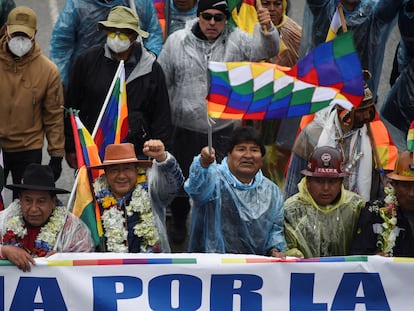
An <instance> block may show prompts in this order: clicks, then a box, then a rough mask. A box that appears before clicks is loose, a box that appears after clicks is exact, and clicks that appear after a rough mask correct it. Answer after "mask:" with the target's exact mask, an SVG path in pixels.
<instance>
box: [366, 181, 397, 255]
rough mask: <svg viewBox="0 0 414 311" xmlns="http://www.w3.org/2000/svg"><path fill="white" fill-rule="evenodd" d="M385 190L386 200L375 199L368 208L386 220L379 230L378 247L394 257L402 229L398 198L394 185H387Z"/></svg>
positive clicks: (382, 251)
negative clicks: (399, 225)
mask: <svg viewBox="0 0 414 311" xmlns="http://www.w3.org/2000/svg"><path fill="white" fill-rule="evenodd" d="M384 192H385V194H386V196H385V198H384V202H381V201H379V200H377V201H374V203H373V205H372V206H370V207H369V208H368V209H369V211H370V212H375V213H377V214H378V215H379V216H380V217H381V218H382V220H383V221H384V222H383V223H382V225H381V229H380V230H379V232H378V237H377V247H378V248H379V249H380V251H381V253H383V254H385V255H387V256H390V257H392V256H393V248H394V246H395V241H396V239H397V236H398V233H399V230H400V229H399V228H398V227H397V208H398V200H397V197H396V196H395V193H394V188H393V187H391V186H388V187H385V188H384ZM384 203H385V204H384Z"/></svg>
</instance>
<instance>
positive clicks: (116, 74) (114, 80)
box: [92, 60, 124, 139]
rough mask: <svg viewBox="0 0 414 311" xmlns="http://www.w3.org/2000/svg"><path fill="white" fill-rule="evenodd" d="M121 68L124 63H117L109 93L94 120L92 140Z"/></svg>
mask: <svg viewBox="0 0 414 311" xmlns="http://www.w3.org/2000/svg"><path fill="white" fill-rule="evenodd" d="M123 68H124V61H123V60H121V61H120V62H119V66H118V69H117V70H116V72H115V75H114V78H113V80H112V83H111V86H110V87H109V91H108V93H107V94H106V98H105V101H104V104H103V105H102V109H101V112H100V113H99V116H98V119H97V120H96V123H95V127H94V129H93V132H92V138H93V139H95V135H96V132H97V131H98V128H99V124H100V123H101V120H102V117H103V115H104V113H105V110H106V107H107V106H108V103H109V99H110V98H111V95H112V91H113V89H114V87H115V83H116V79H117V78H118V76H119V73H120V72H121V70H122V69H123Z"/></svg>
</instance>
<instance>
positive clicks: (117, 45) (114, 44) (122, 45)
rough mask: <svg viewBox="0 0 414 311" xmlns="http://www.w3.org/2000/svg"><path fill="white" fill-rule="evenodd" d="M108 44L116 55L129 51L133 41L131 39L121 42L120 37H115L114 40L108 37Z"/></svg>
mask: <svg viewBox="0 0 414 311" xmlns="http://www.w3.org/2000/svg"><path fill="white" fill-rule="evenodd" d="M106 44H107V45H108V47H109V48H110V49H111V50H112V51H114V52H115V53H122V52H125V51H126V50H128V48H129V46H130V45H131V41H130V40H129V39H126V40H121V39H119V37H118V36H115V37H113V38H111V37H109V36H108V37H107V38H106Z"/></svg>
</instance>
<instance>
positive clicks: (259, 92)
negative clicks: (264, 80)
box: [253, 82, 273, 101]
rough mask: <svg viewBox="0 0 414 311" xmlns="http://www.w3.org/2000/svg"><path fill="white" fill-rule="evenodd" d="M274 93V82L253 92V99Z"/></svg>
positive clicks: (259, 98)
mask: <svg viewBox="0 0 414 311" xmlns="http://www.w3.org/2000/svg"><path fill="white" fill-rule="evenodd" d="M272 95H273V82H271V83H269V84H266V85H265V86H263V87H261V88H260V89H258V90H257V91H256V92H254V94H253V101H257V100H261V99H263V98H267V97H269V96H272Z"/></svg>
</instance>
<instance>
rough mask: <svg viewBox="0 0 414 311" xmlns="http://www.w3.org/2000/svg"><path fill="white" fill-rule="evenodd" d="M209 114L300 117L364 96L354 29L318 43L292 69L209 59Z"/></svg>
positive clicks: (354, 102) (248, 117) (349, 103)
mask: <svg viewBox="0 0 414 311" xmlns="http://www.w3.org/2000/svg"><path fill="white" fill-rule="evenodd" d="M208 68H209V71H210V91H209V94H208V96H207V107H208V114H209V116H210V117H212V118H218V119H238V120H263V119H284V118H289V117H298V116H303V115H307V114H311V113H315V112H316V111H318V110H320V109H322V108H324V107H327V106H328V105H330V104H338V105H341V106H342V107H344V108H345V109H347V110H351V109H352V107H353V106H356V107H357V106H358V105H359V104H360V103H361V101H362V99H363V96H364V81H363V77H362V70H361V64H360V62H359V58H358V55H357V53H356V51H355V47H354V43H353V39H352V33H351V32H347V33H345V34H343V35H340V36H337V37H336V38H335V39H334V40H331V41H329V42H326V43H323V44H321V45H319V46H317V47H316V48H315V49H314V50H313V51H311V52H310V53H309V54H308V55H307V56H305V57H304V58H303V59H302V60H300V61H299V62H298V63H297V64H296V65H295V66H294V67H293V68H292V69H289V68H286V67H280V66H278V65H274V64H269V63H250V62H236V63H219V62H209V65H208Z"/></svg>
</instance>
